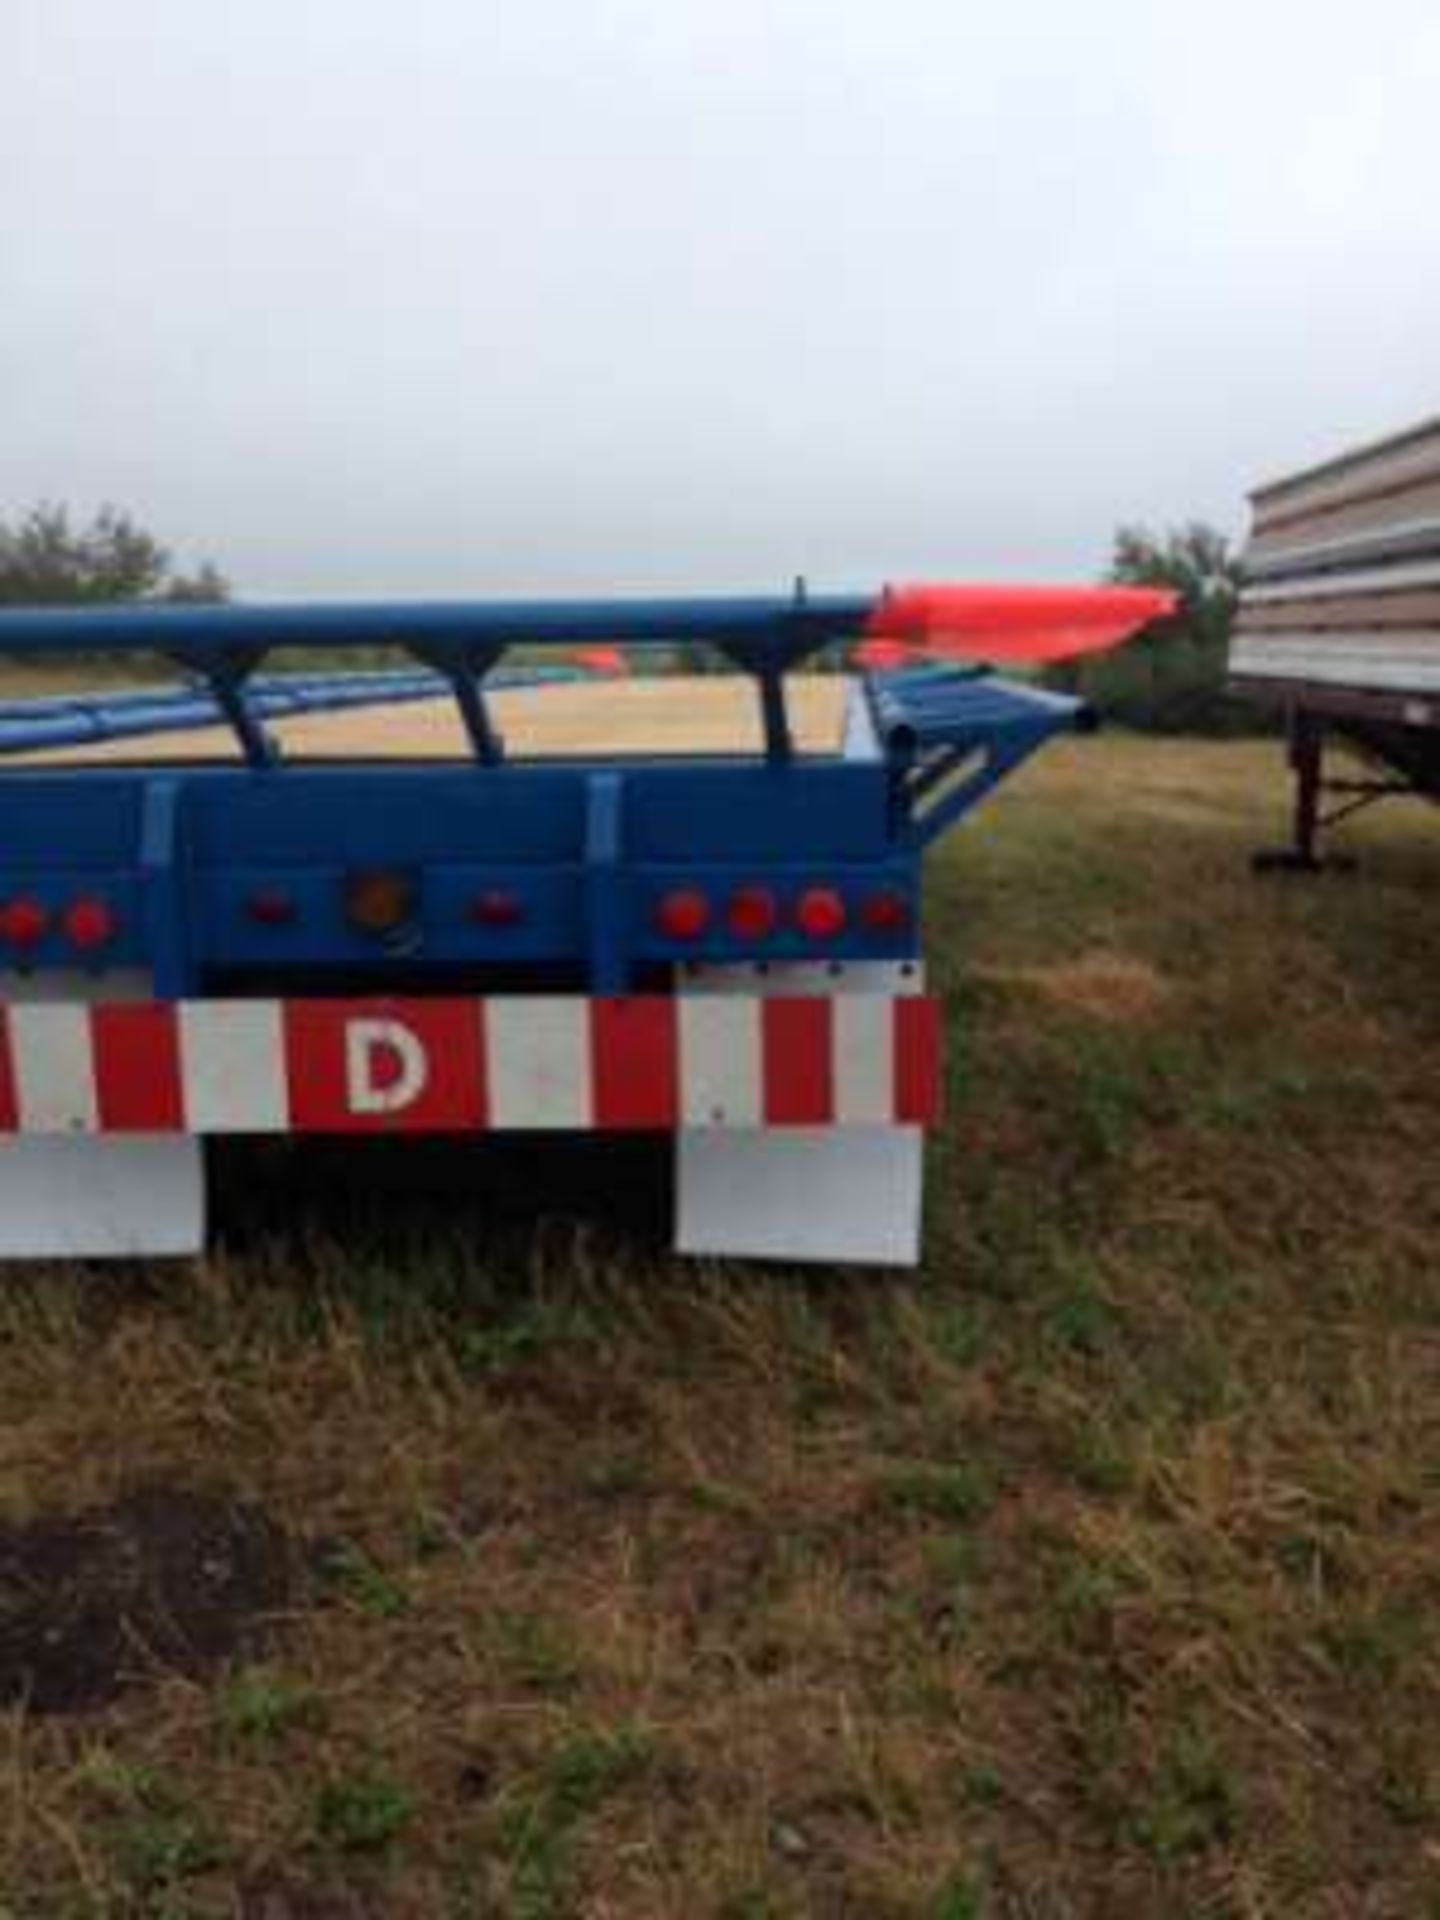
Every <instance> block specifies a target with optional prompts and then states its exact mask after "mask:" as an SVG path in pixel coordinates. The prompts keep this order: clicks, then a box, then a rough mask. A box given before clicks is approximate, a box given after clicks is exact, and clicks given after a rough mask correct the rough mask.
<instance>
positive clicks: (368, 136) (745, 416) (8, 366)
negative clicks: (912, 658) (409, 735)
mask: <svg viewBox="0 0 1440 1920" xmlns="http://www.w3.org/2000/svg"><path fill="white" fill-rule="evenodd" d="M1437 84H1440V4H1437V0H1363V3H1362V0H1294V4H1292V3H1291V0H1203V4H1198V5H1188V6H1184V7H1181V6H1177V5H1175V4H1173V3H1172V0H990V3H989V4H983V5H982V4H978V3H977V0H406V4H400V3H399V0H125V4H124V5H120V4H116V0H0V218H3V229H0V230H3V248H0V513H4V512H8V511H13V510H15V509H16V508H18V507H20V506H22V505H23V504H25V503H26V502H29V501H31V500H34V499H36V498H40V497H44V498H48V499H55V500H65V501H69V502H72V503H73V504H74V505H76V506H77V507H80V508H89V507H91V506H93V505H95V504H96V503H98V502H100V501H104V500H110V501H116V502H119V503H121V504H123V505H125V506H128V507H130V508H131V509H132V510H133V511H134V512H135V513H136V514H137V515H139V516H140V517H141V518H142V519H143V520H144V521H146V522H147V523H148V524H150V525H151V526H152V527H153V528H154V530H155V531H157V532H158V533H160V534H161V535H162V536H163V537H165V538H167V539H168V540H170V541H171V542H173V543H174V544H175V545H176V547H177V548H178V549H179V551H180V553H181V555H182V556H183V557H184V558H185V559H187V560H193V559H196V558H199V557H201V556H202V555H211V556H213V557H214V558H215V559H216V560H217V561H218V562H219V563H220V564H221V566H222V567H224V568H225V570H226V571H227V572H229V573H230V574H231V576H232V577H233V579H234V580H235V582H236V584H237V586H238V587H239V589H240V590H241V591H242V592H245V593H248V594H254V595H256V596H261V595H276V594H288V593H297V594H313V593H343V594H359V593H381V592H385V591H391V590H393V591H401V592H406V593H437V594H441V593H456V592H464V591H467V590H477V591H496V590H499V591H544V590H545V589H547V588H554V589H558V590H575V589H584V588H587V587H596V588H602V589H603V588H617V587H631V588H636V589H646V588H654V589H666V588H670V587H682V588H689V589H693V590H702V589H705V588H709V587H714V588H722V589H723V588H733V587H742V586H755V587H768V586H770V585H771V584H777V585H783V584H785V583H786V582H788V580H789V578H790V577H791V576H792V575H793V574H794V573H795V572H797V571H804V572H806V573H808V574H809V575H810V576H811V577H812V579H813V580H814V581H815V583H816V584H817V585H831V586H834V585H862V586H863V585H868V584H871V583H872V582H875V583H878V582H879V581H880V580H881V579H882V578H892V579H903V578H914V577H944V576H947V575H949V576H956V577H973V578H1004V577H1018V578H1044V577H1049V576H1054V577H1066V576H1075V577H1080V578H1083V577H1087V576H1089V575H1091V574H1093V572H1094V571H1095V570H1096V569H1097V568H1098V567H1099V566H1100V565H1101V564H1102V563H1103V560H1104V557H1105V554H1106V550H1107V546H1108V541H1109V536H1110V532H1111V529H1112V528H1113V527H1114V525H1115V523H1116V522H1117V521H1119V520H1124V519H1142V520H1148V521H1152V522H1157V523H1164V522H1167V521H1172V520H1178V519H1183V518H1187V517H1190V516H1196V515H1199V516H1204V517H1207V518H1210V519H1213V520H1215V521H1217V522H1219V523H1220V524H1221V525H1224V526H1227V527H1231V528H1238V527H1239V525H1240V524H1241V515H1242V507H1243V495H1244V492H1245V489H1246V487H1247V486H1248V485H1250V484H1253V483H1255V482H1257V481H1258V480H1260V479H1262V478H1268V477H1273V476H1274V475H1275V474H1276V473H1277V472H1283V471H1285V470H1286V469H1287V468H1290V467H1293V466H1297V465H1300V464H1302V463H1305V462H1307V461H1309V460H1311V459H1313V458H1316V457H1320V456H1323V455H1325V454H1327V453H1329V452H1332V451H1335V450H1337V449H1338V448H1339V447H1341V446H1343V445H1344V444H1345V442H1346V441H1347V440H1351V439H1354V438H1356V437H1359V436H1367V435H1372V434H1375V433H1380V432H1384V431H1388V430H1390V429H1393V428H1398V427H1400V426H1403V425H1406V424H1409V423H1410V422H1411V421H1413V420H1414V419H1416V418H1418V417H1419V416H1421V415H1423V414H1426V413H1430V412H1434V411H1437V410H1440V208H1437V202H1436V188H1437V183H1440V113H1437V111H1436V104H1435V103H1436V99H1437Z"/></svg>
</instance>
